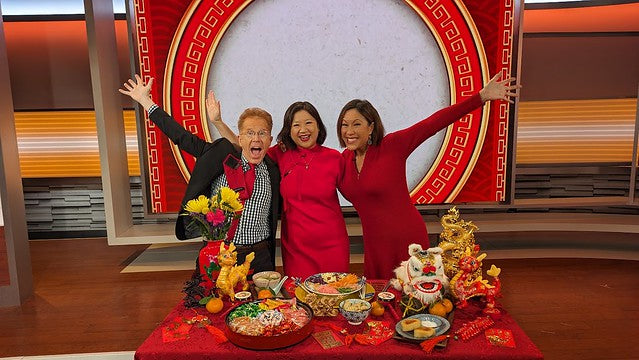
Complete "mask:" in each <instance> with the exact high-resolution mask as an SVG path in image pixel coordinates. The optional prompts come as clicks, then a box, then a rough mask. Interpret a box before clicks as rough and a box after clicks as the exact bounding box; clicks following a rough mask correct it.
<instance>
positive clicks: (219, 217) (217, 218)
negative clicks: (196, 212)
mask: <svg viewBox="0 0 639 360" xmlns="http://www.w3.org/2000/svg"><path fill="white" fill-rule="evenodd" d="M225 219H226V217H225V216H224V212H223V211H222V210H220V209H215V210H212V211H209V212H208V213H207V214H206V221H208V222H209V223H211V225H213V226H218V225H220V224H221V223H223V222H224V220H225Z"/></svg>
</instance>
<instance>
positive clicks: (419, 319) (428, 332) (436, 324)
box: [395, 314, 450, 340]
mask: <svg viewBox="0 0 639 360" xmlns="http://www.w3.org/2000/svg"><path fill="white" fill-rule="evenodd" d="M448 329H450V323H449V322H448V320H446V319H445V318H443V317H441V316H437V315H432V314H417V315H413V316H409V317H407V318H405V319H403V320H401V321H400V322H398V323H397V325H395V330H396V331H397V333H398V334H399V335H400V336H401V337H403V338H405V339H409V340H426V339H430V338H432V337H435V336H439V335H442V334H444V333H445V332H446V331H448Z"/></svg>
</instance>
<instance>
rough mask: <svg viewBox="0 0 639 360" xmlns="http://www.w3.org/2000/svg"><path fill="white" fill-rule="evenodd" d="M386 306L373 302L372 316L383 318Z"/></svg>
mask: <svg viewBox="0 0 639 360" xmlns="http://www.w3.org/2000/svg"><path fill="white" fill-rule="evenodd" d="M384 310H385V309H384V305H382V304H380V303H378V302H377V301H373V302H372V303H371V314H372V315H373V316H382V315H384Z"/></svg>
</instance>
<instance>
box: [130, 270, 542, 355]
mask: <svg viewBox="0 0 639 360" xmlns="http://www.w3.org/2000/svg"><path fill="white" fill-rule="evenodd" d="M381 284H383V282H381ZM376 287H378V286H376ZM229 306H230V305H229V304H225V310H224V311H223V312H222V314H208V313H207V312H206V310H204V309H201V308H200V309H198V312H199V313H200V314H203V315H207V316H208V317H209V318H210V320H211V322H212V325H214V326H216V327H217V328H219V329H221V330H224V327H225V325H224V318H223V316H224V314H225V313H226V309H228V308H229ZM480 311H481V309H480V308H479V307H478V306H477V304H475V303H471V305H470V306H469V307H468V308H466V309H457V310H455V316H454V320H453V323H452V324H451V330H450V331H449V334H452V333H454V331H455V330H457V329H459V328H460V327H461V326H462V324H463V323H464V322H467V321H470V320H473V319H475V317H477V316H480V315H481V312H480ZM194 314H195V312H194V311H193V310H192V309H186V308H184V306H183V305H182V304H181V303H180V304H178V305H177V306H176V307H175V308H174V309H173V310H172V311H171V313H170V314H169V315H168V316H167V317H166V318H165V319H164V321H163V322H162V323H161V324H160V325H159V326H158V327H157V328H156V329H155V330H154V331H153V332H152V333H151V335H150V336H149V337H148V338H147V339H146V340H145V341H144V343H143V344H142V345H141V346H140V347H139V348H138V349H137V351H136V352H135V359H138V360H152V359H158V360H168V359H189V360H193V359H231V358H232V359H296V360H300V359H303V360H307V359H311V358H317V359H331V358H335V359H366V360H370V359H401V360H406V359H416V358H427V359H491V360H493V359H543V355H542V353H541V352H540V351H539V349H537V347H536V346H535V344H533V343H532V341H531V340H530V338H528V336H527V335H526V334H525V333H524V331H523V330H522V329H521V328H520V327H519V326H518V325H517V323H516V322H515V321H514V320H513V319H512V318H511V317H510V316H509V315H508V313H506V312H505V311H503V315H502V316H501V318H500V319H498V320H496V321H495V325H494V326H493V327H494V328H499V329H508V330H510V331H512V334H513V337H514V339H515V342H516V348H507V347H498V346H493V345H490V344H489V343H488V341H487V340H486V338H485V336H484V334H483V332H482V333H481V334H480V335H477V336H475V337H474V338H472V339H470V340H469V341H461V340H454V339H452V338H451V339H449V340H448V344H447V346H446V347H445V348H441V347H436V348H435V350H433V352H432V353H430V354H427V353H426V352H424V351H423V350H422V349H421V348H420V346H419V344H413V343H407V342H403V341H399V340H395V339H390V340H388V341H386V342H384V343H382V344H380V345H378V346H372V345H368V346H366V345H361V344H359V343H355V342H353V343H352V344H351V345H350V346H340V347H337V348H332V349H328V350H324V349H323V348H322V347H321V346H320V344H319V343H318V342H317V341H316V340H315V339H314V338H313V336H309V337H308V338H307V339H306V340H304V341H302V342H301V343H299V344H297V345H293V346H291V347H288V348H284V349H278V350H270V351H253V350H247V349H243V348H239V347H237V346H235V345H233V344H232V343H230V342H226V343H222V344H218V343H217V342H216V341H215V338H214V337H213V336H212V335H211V334H210V333H209V332H208V331H207V330H206V329H204V328H198V327H195V326H193V328H191V330H190V332H189V338H187V339H184V340H177V341H173V342H167V343H164V342H163V341H162V329H163V328H164V327H165V326H167V325H168V324H170V323H171V322H172V321H173V320H174V319H176V318H179V317H189V318H190V317H192V316H193V315H194ZM370 319H372V320H385V321H389V322H390V323H391V324H395V322H394V321H393V320H392V317H391V316H390V314H389V312H386V313H385V314H384V316H383V317H382V318H372V317H371V318H370ZM322 320H324V319H322ZM329 321H331V322H332V323H334V324H335V325H337V326H339V327H340V328H346V329H347V330H348V331H349V332H350V333H358V332H360V333H361V332H362V331H363V330H364V329H365V325H364V324H362V325H358V326H353V325H349V324H348V323H347V322H346V320H344V318H342V317H341V316H340V315H338V316H337V317H335V318H329ZM324 330H327V328H326V327H323V326H317V325H316V326H315V327H314V330H313V332H318V331H324Z"/></svg>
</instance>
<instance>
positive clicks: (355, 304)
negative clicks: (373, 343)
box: [339, 299, 371, 325]
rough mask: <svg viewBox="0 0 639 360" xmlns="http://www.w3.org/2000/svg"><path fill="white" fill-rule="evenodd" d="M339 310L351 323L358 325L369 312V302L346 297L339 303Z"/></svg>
mask: <svg viewBox="0 0 639 360" xmlns="http://www.w3.org/2000/svg"><path fill="white" fill-rule="evenodd" d="M339 312H340V314H342V316H343V317H344V318H345V319H346V320H347V321H348V323H349V324H351V325H359V324H361V323H362V321H364V320H366V318H367V317H368V314H369V313H370V312H371V303H369V302H368V301H366V300H362V299H346V300H343V301H342V302H340V303H339Z"/></svg>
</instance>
